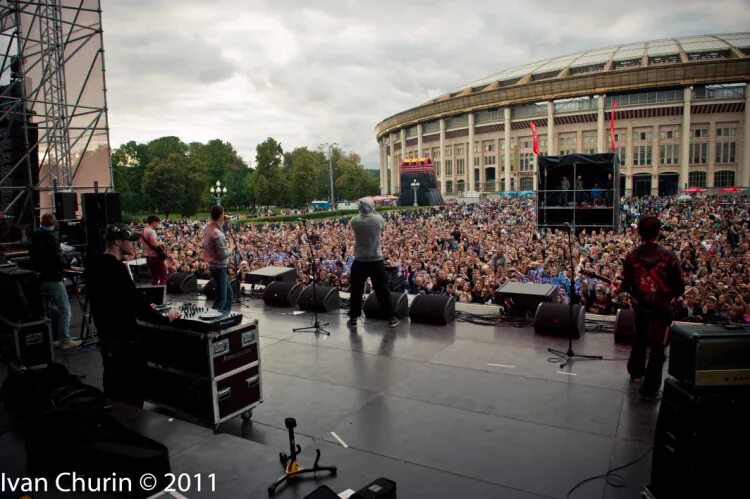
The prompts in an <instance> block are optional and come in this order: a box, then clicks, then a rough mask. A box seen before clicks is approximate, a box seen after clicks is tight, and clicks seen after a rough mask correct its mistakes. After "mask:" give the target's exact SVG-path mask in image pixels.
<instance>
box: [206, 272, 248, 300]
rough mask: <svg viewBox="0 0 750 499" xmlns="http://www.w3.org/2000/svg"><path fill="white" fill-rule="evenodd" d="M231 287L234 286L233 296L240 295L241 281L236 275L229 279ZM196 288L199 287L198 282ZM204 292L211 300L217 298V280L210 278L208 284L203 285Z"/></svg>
mask: <svg viewBox="0 0 750 499" xmlns="http://www.w3.org/2000/svg"><path fill="white" fill-rule="evenodd" d="M229 287H230V288H232V293H233V296H235V297H236V296H237V295H239V293H240V291H241V286H240V282H239V281H238V280H237V278H236V277H235V278H233V279H230V280H229ZM196 288H197V284H196ZM202 292H203V294H204V295H206V298H208V299H209V300H213V299H215V298H216V281H215V280H214V279H213V278H211V279H209V281H208V282H207V283H206V285H205V286H203V290H202Z"/></svg>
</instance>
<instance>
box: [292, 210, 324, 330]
mask: <svg viewBox="0 0 750 499" xmlns="http://www.w3.org/2000/svg"><path fill="white" fill-rule="evenodd" d="M299 221H300V222H302V227H304V228H305V237H306V238H307V246H308V249H309V252H310V255H309V260H310V268H311V269H312V290H313V291H312V293H313V296H312V309H313V314H314V323H313V325H312V326H306V327H298V328H294V329H292V332H293V333H315V334H325V335H327V336H330V335H331V333H330V332H328V331H326V329H325V326H327V325H328V323H327V322H320V321H319V320H318V307H317V303H316V302H317V299H318V293H317V291H316V287H315V281H316V280H317V276H318V272H317V267H316V266H315V249H314V248H313V243H312V239H311V238H310V234H309V233H308V231H307V220H305V219H304V218H300V219H299Z"/></svg>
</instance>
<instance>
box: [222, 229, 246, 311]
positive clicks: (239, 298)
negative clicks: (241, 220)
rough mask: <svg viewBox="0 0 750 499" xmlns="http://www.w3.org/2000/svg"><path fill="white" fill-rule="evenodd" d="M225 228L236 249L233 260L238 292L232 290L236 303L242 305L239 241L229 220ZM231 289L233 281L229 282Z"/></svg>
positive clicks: (234, 249) (233, 251)
mask: <svg viewBox="0 0 750 499" xmlns="http://www.w3.org/2000/svg"><path fill="white" fill-rule="evenodd" d="M224 227H225V228H226V232H227V234H229V237H231V238H232V244H233V245H234V248H233V250H232V259H233V260H234V275H235V277H236V279H237V292H236V293H235V292H234V289H232V293H233V294H235V295H236V299H235V300H234V302H235V303H238V304H240V305H242V296H241V295H242V280H241V279H240V261H241V260H242V255H240V254H239V251H238V250H237V239H235V238H234V231H233V230H231V225H230V222H229V220H226V221H225V222H224ZM227 279H229V276H227ZM229 287H230V288H231V287H232V281H229Z"/></svg>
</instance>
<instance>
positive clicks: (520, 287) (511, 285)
mask: <svg viewBox="0 0 750 499" xmlns="http://www.w3.org/2000/svg"><path fill="white" fill-rule="evenodd" d="M558 289H559V288H558V287H557V286H555V285H554V284H535V283H523V282H508V283H506V284H503V285H502V286H500V287H499V288H498V289H497V290H496V291H495V302H496V303H499V304H501V305H502V306H503V307H505V308H506V309H509V310H510V311H512V312H516V313H517V312H525V311H528V312H529V313H531V312H533V311H534V310H536V308H537V306H538V305H539V304H540V303H543V302H550V303H551V302H554V301H555V300H556V299H557V292H558Z"/></svg>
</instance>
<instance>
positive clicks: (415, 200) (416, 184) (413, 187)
mask: <svg viewBox="0 0 750 499" xmlns="http://www.w3.org/2000/svg"><path fill="white" fill-rule="evenodd" d="M411 188H412V189H414V206H419V203H417V189H419V182H417V179H414V180H412V181H411Z"/></svg>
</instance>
